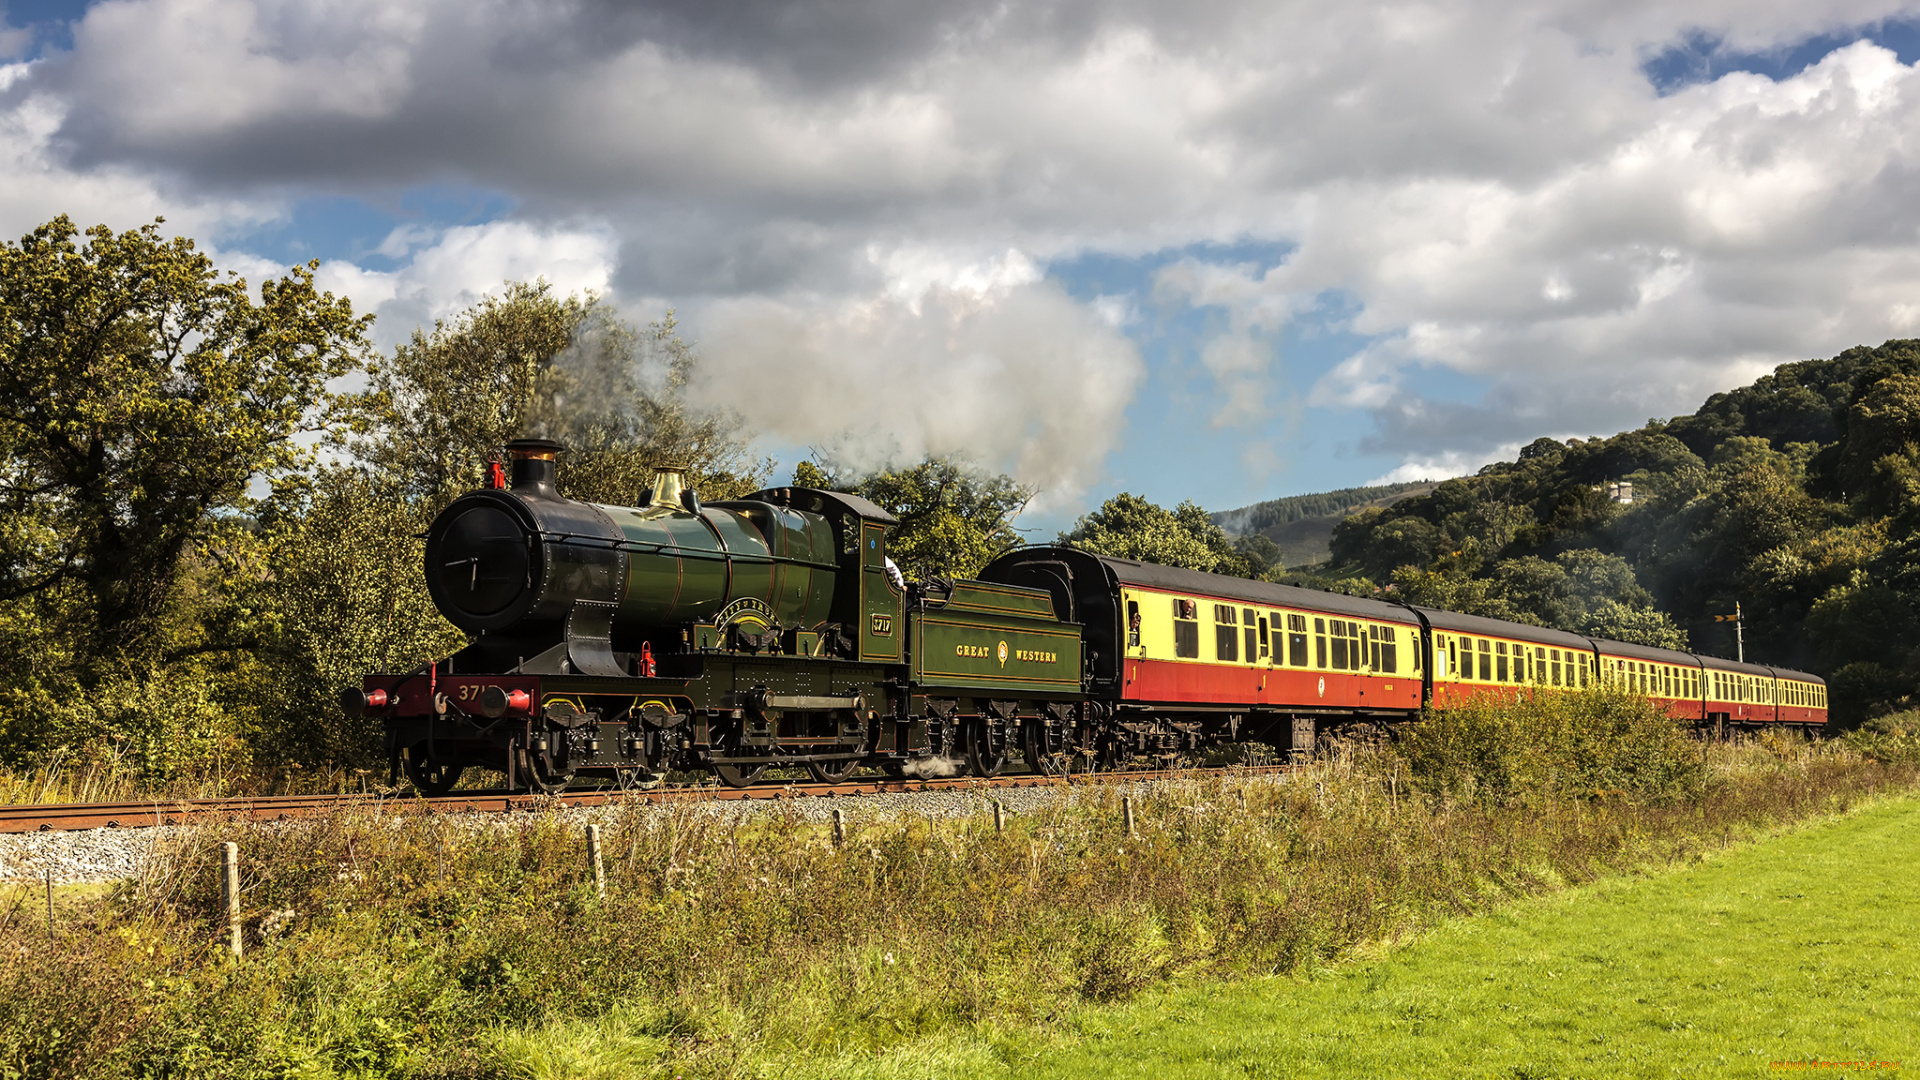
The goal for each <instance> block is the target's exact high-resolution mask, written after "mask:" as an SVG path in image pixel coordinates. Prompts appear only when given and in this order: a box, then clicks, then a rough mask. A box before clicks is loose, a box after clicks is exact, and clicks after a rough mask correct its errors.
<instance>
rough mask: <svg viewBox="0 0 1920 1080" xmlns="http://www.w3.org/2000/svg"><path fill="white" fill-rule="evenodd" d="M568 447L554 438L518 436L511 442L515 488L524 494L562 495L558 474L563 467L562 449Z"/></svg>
mask: <svg viewBox="0 0 1920 1080" xmlns="http://www.w3.org/2000/svg"><path fill="white" fill-rule="evenodd" d="M565 449H566V447H564V446H562V445H561V444H559V443H557V442H554V441H553V440H552V439H515V440H513V441H512V442H510V443H508V444H507V456H508V457H511V458H512V459H513V475H512V487H513V490H515V491H517V492H519V493H521V494H522V495H546V496H549V497H554V498H557V497H559V494H560V493H559V492H558V491H556V490H554V486H553V482H554V477H555V475H556V473H557V471H558V469H559V461H560V451H562V450H565Z"/></svg>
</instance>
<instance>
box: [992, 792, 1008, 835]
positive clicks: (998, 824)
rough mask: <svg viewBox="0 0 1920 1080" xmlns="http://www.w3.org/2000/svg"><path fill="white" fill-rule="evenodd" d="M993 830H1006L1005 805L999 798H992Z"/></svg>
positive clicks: (1001, 831)
mask: <svg viewBox="0 0 1920 1080" xmlns="http://www.w3.org/2000/svg"><path fill="white" fill-rule="evenodd" d="M993 831H994V832H997V833H1003V832H1006V831H1007V806H1006V804H1005V803H1003V802H1001V801H1000V800H999V799H995V800H993Z"/></svg>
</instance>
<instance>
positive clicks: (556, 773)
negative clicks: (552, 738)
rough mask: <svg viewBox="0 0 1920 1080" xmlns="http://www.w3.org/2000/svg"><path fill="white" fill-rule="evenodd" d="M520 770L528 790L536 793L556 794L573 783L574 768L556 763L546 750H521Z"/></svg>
mask: <svg viewBox="0 0 1920 1080" xmlns="http://www.w3.org/2000/svg"><path fill="white" fill-rule="evenodd" d="M517 753H519V755H520V765H521V768H520V769H519V770H518V771H519V773H520V778H521V781H522V782H523V783H525V784H526V785H527V790H528V791H530V792H532V793H533V794H536V795H556V794H559V793H560V792H562V791H565V790H566V788H567V785H568V784H571V783H573V770H572V769H569V768H565V767H563V766H561V765H558V764H556V763H555V762H554V761H553V759H552V757H551V756H550V755H549V754H547V753H546V752H544V751H539V750H520V751H517Z"/></svg>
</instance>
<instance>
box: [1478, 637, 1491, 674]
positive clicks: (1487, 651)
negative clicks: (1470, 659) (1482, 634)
mask: <svg viewBox="0 0 1920 1080" xmlns="http://www.w3.org/2000/svg"><path fill="white" fill-rule="evenodd" d="M1480 681H1482V682H1492V681H1493V646H1492V644H1490V643H1489V642H1488V641H1487V639H1486V638H1481V639H1480Z"/></svg>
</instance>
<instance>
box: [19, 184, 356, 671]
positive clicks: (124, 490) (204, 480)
mask: <svg viewBox="0 0 1920 1080" xmlns="http://www.w3.org/2000/svg"><path fill="white" fill-rule="evenodd" d="M317 265H318V264H317V263H314V264H309V265H307V266H302V267H294V268H293V269H292V270H291V271H290V272H289V273H288V275H287V276H286V277H284V278H281V279H279V280H276V281H267V282H264V283H262V284H261V287H260V298H259V300H258V301H255V300H254V299H253V297H252V296H251V295H250V293H249V291H248V288H247V283H246V282H245V281H243V280H241V279H239V278H238V277H234V276H232V275H227V276H225V277H223V276H222V275H221V274H220V273H219V271H217V270H216V269H215V268H214V265H213V262H212V260H211V259H209V258H208V257H207V256H206V255H204V254H202V253H200V252H199V251H197V250H195V248H194V245H193V242H192V241H190V240H186V239H184V238H175V239H173V240H170V241H169V240H164V239H162V238H161V236H160V232H159V227H158V224H157V223H156V224H154V225H148V226H145V227H143V228H140V229H136V230H133V231H130V232H125V233H119V234H116V233H114V232H113V231H112V230H110V229H108V228H106V227H105V226H98V227H95V228H93V229H89V230H87V232H86V233H85V234H84V235H83V234H82V233H81V232H80V231H79V229H78V228H77V227H76V226H75V225H74V224H73V223H72V222H71V221H70V220H68V219H67V218H66V217H64V216H62V217H59V218H56V219H55V220H53V221H51V222H49V223H47V224H45V225H42V226H41V227H39V228H37V229H35V230H34V231H33V232H32V233H29V234H28V235H27V236H25V237H22V238H21V240H20V242H19V243H17V244H12V243H10V244H7V245H5V246H4V247H0V463H3V464H0V499H4V500H5V510H4V516H5V519H6V526H5V528H4V529H0V575H3V580H0V599H5V600H18V599H22V598H27V597H33V596H41V595H51V594H55V593H58V592H59V591H60V590H61V589H62V587H63V586H68V585H71V586H73V587H74V589H75V590H76V591H77V594H78V595H77V597H75V598H74V599H75V600H76V601H77V602H75V603H72V604H62V605H61V610H62V612H63V613H64V615H63V617H64V618H65V619H66V620H69V625H70V626H71V625H73V624H75V623H78V622H84V623H85V624H86V625H85V627H84V631H83V636H84V638H85V640H86V642H87V649H86V652H87V654H88V655H90V656H91V657H94V658H97V659H98V660H99V661H100V662H101V663H103V664H106V665H108V666H111V665H114V664H119V663H128V662H133V663H139V662H147V661H150V660H152V659H154V654H155V653H156V651H157V650H159V649H160V648H161V646H163V645H164V644H165V641H164V638H163V636H162V634H161V631H162V630H163V629H164V627H165V626H166V625H167V619H166V613H167V610H168V608H169V606H170V605H171V604H172V602H173V601H174V600H175V599H176V598H177V595H178V592H179V588H180V584H181V577H182V574H183V572H184V563H185V561H186V558H187V556H188V555H189V552H190V549H191V548H192V546H193V544H194V542H195V540H196V539H197V538H199V537H200V536H202V535H203V533H204V531H205V528H206V525H207V523H208V521H209V519H210V518H211V517H212V516H214V515H216V514H219V513H222V512H234V511H244V510H245V509H247V507H248V506H249V505H250V500H249V491H248V485H249V483H250V482H252V481H253V480H254V479H255V478H256V477H266V478H267V479H269V480H272V479H274V478H276V477H277V476H279V475H280V474H282V473H284V472H286V471H288V470H292V469H295V468H297V467H298V466H300V465H301V464H302V463H303V461H304V460H305V455H304V454H303V452H302V451H301V449H300V446H299V444H298V443H297V442H296V437H297V436H299V435H301V434H302V433H305V432H312V431H315V430H318V429H320V428H322V427H323V426H324V425H325V424H326V423H327V422H328V421H329V420H330V419H331V418H332V409H331V406H332V405H333V404H334V400H333V397H332V395H330V394H329V393H328V391H327V389H326V386H327V383H328V382H329V381H330V380H333V379H337V378H339V377H341V376H343V375H345V374H347V373H349V372H350V371H353V370H355V369H356V368H358V367H359V366H360V364H361V363H362V362H363V354H364V351H365V345H366V343H365V337H364V335H365V331H366V327H367V322H368V320H367V319H366V318H364V317H356V316H355V315H354V314H353V310H352V307H351V306H350V305H349V304H348V302H347V301H346V300H344V299H336V298H335V297H334V296H332V295H331V294H328V293H322V292H319V291H318V290H316V289H315V287H314V284H313V270H314V268H315V267H316V266H317Z"/></svg>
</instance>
